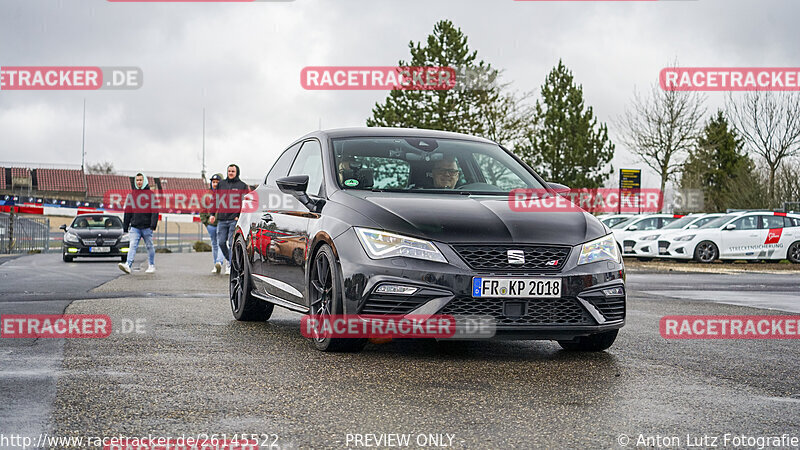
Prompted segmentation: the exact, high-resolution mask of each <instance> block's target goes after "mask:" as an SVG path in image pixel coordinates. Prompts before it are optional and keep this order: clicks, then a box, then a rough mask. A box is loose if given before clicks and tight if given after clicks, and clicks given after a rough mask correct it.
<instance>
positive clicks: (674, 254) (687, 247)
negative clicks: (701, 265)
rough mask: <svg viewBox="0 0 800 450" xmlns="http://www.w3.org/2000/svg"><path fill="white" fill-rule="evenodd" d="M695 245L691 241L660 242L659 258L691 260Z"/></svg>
mask: <svg viewBox="0 0 800 450" xmlns="http://www.w3.org/2000/svg"><path fill="white" fill-rule="evenodd" d="M696 245H697V243H696V242H695V241H694V240H692V241H674V240H660V241H659V242H658V246H659V255H658V256H659V257H660V258H669V259H686V260H689V259H692V258H694V248H695V246H696Z"/></svg>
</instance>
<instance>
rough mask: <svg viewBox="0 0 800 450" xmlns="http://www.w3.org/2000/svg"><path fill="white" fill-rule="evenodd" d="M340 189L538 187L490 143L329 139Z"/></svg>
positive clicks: (500, 191) (502, 190)
mask: <svg viewBox="0 0 800 450" xmlns="http://www.w3.org/2000/svg"><path fill="white" fill-rule="evenodd" d="M333 150H334V156H335V164H336V173H337V178H338V179H337V182H338V183H339V186H340V187H341V188H342V189H358V190H372V191H392V192H419V191H424V192H430V193H444V194H448V193H455V194H473V193H475V194H492V195H507V194H508V192H509V191H511V190H513V189H544V186H543V185H542V184H541V183H540V182H539V181H538V180H537V179H536V177H534V176H533V175H532V174H531V173H530V172H529V171H528V170H527V168H526V167H525V166H523V165H522V164H520V163H519V162H518V161H517V160H516V159H514V158H513V157H512V156H511V155H509V154H508V153H506V152H505V151H504V150H503V149H502V148H501V147H500V146H498V145H496V144H488V143H483V142H474V141H466V140H457V139H432V138H409V137H381V138H343V139H334V140H333Z"/></svg>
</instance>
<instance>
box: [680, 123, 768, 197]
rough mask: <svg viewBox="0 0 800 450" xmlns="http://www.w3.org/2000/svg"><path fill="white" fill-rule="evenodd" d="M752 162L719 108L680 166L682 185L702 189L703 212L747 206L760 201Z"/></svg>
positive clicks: (758, 182)
mask: <svg viewBox="0 0 800 450" xmlns="http://www.w3.org/2000/svg"><path fill="white" fill-rule="evenodd" d="M760 184H761V183H760V180H759V179H758V177H757V176H756V173H755V164H754V163H753V161H752V160H751V159H750V157H749V156H747V154H746V153H745V151H744V147H743V142H742V139H741V138H740V137H739V135H738V133H737V132H736V130H735V129H733V127H731V125H730V123H729V122H728V119H727V117H725V114H724V113H723V112H722V111H717V115H716V116H714V117H712V118H711V119H710V120H709V121H708V122H707V123H706V125H705V127H704V129H703V132H702V134H701V135H700V137H699V138H698V140H697V145H696V146H695V148H693V149H692V150H691V151H690V152H689V156H688V157H687V159H686V162H685V163H684V165H683V172H682V174H681V187H682V188H684V189H702V190H703V191H704V199H705V210H706V211H725V210H726V209H728V208H747V207H751V206H753V204H754V203H756V202H757V201H759V200H761V199H762V198H761V197H762V195H759V192H760V191H761V190H762V186H761V185H760Z"/></svg>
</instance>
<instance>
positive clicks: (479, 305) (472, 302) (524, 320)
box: [439, 297, 595, 326]
mask: <svg viewBox="0 0 800 450" xmlns="http://www.w3.org/2000/svg"><path fill="white" fill-rule="evenodd" d="M506 301H510V302H515V303H516V302H521V303H524V304H525V309H524V315H522V316H519V317H517V316H511V317H508V316H505V315H504V309H505V308H504V303H505V302H506ZM439 314H448V315H452V316H491V317H493V318H494V319H495V320H496V321H497V325H498V326H502V325H593V324H594V323H595V322H594V319H592V317H591V316H590V315H589V313H588V312H587V311H586V310H585V309H584V308H583V307H582V306H581V305H580V303H578V301H577V300H576V299H573V298H543V299H529V300H525V299H519V300H517V299H502V298H469V297H459V298H456V299H453V300H452V301H450V303H448V304H447V305H446V306H445V307H444V308H443V309H442V310H441V311H440V312H439Z"/></svg>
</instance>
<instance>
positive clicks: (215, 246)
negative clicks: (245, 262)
mask: <svg viewBox="0 0 800 450" xmlns="http://www.w3.org/2000/svg"><path fill="white" fill-rule="evenodd" d="M206 230H207V231H208V235H209V236H210V237H211V257H212V258H214V262H215V263H220V264H221V263H223V262H225V257H224V256H222V252H221V251H220V250H219V242H217V226H216V225H206Z"/></svg>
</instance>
